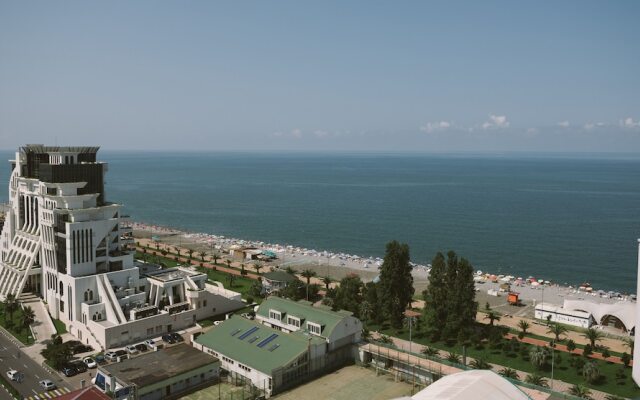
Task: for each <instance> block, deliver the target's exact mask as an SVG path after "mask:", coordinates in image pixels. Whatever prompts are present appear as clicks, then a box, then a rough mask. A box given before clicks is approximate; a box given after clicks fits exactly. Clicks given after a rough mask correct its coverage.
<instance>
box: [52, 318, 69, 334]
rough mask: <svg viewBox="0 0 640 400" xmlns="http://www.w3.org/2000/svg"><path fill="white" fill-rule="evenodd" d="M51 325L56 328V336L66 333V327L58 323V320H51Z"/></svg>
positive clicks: (60, 322)
mask: <svg viewBox="0 0 640 400" xmlns="http://www.w3.org/2000/svg"><path fill="white" fill-rule="evenodd" d="M53 325H55V326H56V332H58V335H62V334H63V333H67V326H66V325H65V324H64V322H62V321H60V320H59V319H55V318H54V319H53Z"/></svg>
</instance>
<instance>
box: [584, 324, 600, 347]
mask: <svg viewBox="0 0 640 400" xmlns="http://www.w3.org/2000/svg"><path fill="white" fill-rule="evenodd" d="M582 337H583V338H585V339H587V340H589V343H590V344H591V347H592V348H595V347H596V342H599V341H601V340H602V333H601V332H600V331H597V330H595V329H593V328H589V329H587V331H586V332H585V334H584V335H582Z"/></svg>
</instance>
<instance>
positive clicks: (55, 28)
mask: <svg viewBox="0 0 640 400" xmlns="http://www.w3.org/2000/svg"><path fill="white" fill-rule="evenodd" d="M639 16H640V2H637V1H635V2H634V1H627V2H624V1H616V2H606V1H601V2H588V1H563V2H551V1H548V2H528V3H527V2H512V1H504V2H494V1H483V2H476V1H473V2H437V3H436V2H408V1H407V2H390V1H388V2H377V1H363V2H357V1H335V2H330V1H322V2H310V1H292V2H280V1H274V2H245V1H235V2H205V1H186V2H167V1H136V2H125V1H114V2H64V1H63V2H8V1H0V148H15V147H16V146H18V145H20V144H23V143H25V142H28V143H54V142H55V143H58V144H60V145H63V144H97V145H102V147H103V148H106V149H158V150H161V149H180V150H243V149H244V150H256V149H258V150H259V149H263V150H346V151H369V150H373V151H380V150H385V151H424V152H431V151H511V150H512V151H578V152H593V151H613V152H615V151H621V152H629V151H638V149H640V122H639V121H640V74H639V73H638V71H640V23H638V17H639Z"/></svg>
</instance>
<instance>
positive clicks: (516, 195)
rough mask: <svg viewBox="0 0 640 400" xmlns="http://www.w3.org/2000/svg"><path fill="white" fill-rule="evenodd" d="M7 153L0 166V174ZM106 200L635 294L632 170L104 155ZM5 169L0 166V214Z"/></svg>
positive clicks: (635, 166) (278, 238) (267, 236)
mask: <svg viewBox="0 0 640 400" xmlns="http://www.w3.org/2000/svg"><path fill="white" fill-rule="evenodd" d="M10 156H11V153H10V152H6V151H5V152H0V157H1V159H2V160H6V159H8V158H10ZM100 158H101V159H102V160H104V161H107V162H109V163H110V166H109V173H108V175H107V178H106V182H107V199H108V200H110V201H117V202H121V203H123V204H125V205H126V209H127V212H128V213H129V214H130V215H131V216H132V217H133V218H134V219H135V220H139V221H143V222H149V223H155V224H161V225H168V226H174V227H179V228H183V229H186V230H190V231H199V232H209V233H215V234H221V235H226V236H230V237H238V238H246V239H257V240H264V241H269V242H277V243H283V244H284V243H286V244H293V245H299V246H304V247H308V248H315V249H318V250H331V251H344V252H348V253H352V254H359V255H364V256H369V255H371V256H381V255H383V252H384V246H385V243H386V242H388V241H389V240H392V239H397V240H400V241H403V242H406V243H408V244H409V245H410V247H411V255H412V259H413V260H414V261H416V262H419V263H427V262H429V260H430V259H431V258H432V257H433V255H434V254H435V252H436V251H438V250H443V251H446V250H448V249H455V250H456V251H457V252H458V253H459V254H460V255H462V256H464V257H467V258H468V259H469V260H471V262H472V263H473V264H474V266H475V267H476V268H480V269H483V270H487V271H491V272H496V273H498V272H500V273H509V274H513V275H516V276H528V275H534V276H536V277H542V278H545V279H549V280H555V281H558V282H560V283H565V282H566V283H569V284H576V283H579V282H583V281H589V282H591V283H592V284H594V285H595V286H596V287H598V288H604V289H613V290H620V291H628V292H635V286H636V283H635V282H636V268H637V259H636V258H637V248H638V244H637V241H636V239H637V238H638V237H640V158H634V157H627V158H624V157H609V158H608V157H604V156H593V157H587V156H585V157H572V156H559V155H555V156H540V155H537V156H536V155H373V154H366V155H363V154H358V155H353V154H339V155H336V154H233V153H220V154H199V153H181V154H170V153H136V152H107V151H103V152H101V153H100ZM8 174H9V166H8V163H4V162H2V163H1V164H0V182H2V185H3V186H2V189H1V190H0V201H6V200H7V189H6V185H7V182H8Z"/></svg>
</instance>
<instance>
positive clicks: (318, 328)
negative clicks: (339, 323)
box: [307, 322, 322, 335]
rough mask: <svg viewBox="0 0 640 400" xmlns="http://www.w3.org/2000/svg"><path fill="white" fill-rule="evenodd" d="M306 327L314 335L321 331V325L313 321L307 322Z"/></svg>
mask: <svg viewBox="0 0 640 400" xmlns="http://www.w3.org/2000/svg"><path fill="white" fill-rule="evenodd" d="M307 329H308V330H309V332H311V333H313V334H314V335H320V334H321V333H322V327H321V326H320V325H318V324H316V323H314V322H307Z"/></svg>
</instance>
